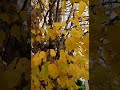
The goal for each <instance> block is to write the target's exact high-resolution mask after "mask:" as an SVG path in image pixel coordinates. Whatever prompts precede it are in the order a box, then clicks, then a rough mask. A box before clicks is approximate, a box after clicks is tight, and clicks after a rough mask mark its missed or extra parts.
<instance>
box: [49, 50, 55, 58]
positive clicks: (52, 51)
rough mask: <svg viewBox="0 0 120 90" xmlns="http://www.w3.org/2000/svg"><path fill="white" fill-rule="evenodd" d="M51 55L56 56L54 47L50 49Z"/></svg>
mask: <svg viewBox="0 0 120 90" xmlns="http://www.w3.org/2000/svg"><path fill="white" fill-rule="evenodd" d="M50 56H52V57H54V56H56V52H55V50H54V49H50Z"/></svg>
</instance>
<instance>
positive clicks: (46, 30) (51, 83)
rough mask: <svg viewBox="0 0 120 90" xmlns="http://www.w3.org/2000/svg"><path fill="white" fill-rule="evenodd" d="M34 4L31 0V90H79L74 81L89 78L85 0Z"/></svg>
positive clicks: (43, 0)
mask: <svg viewBox="0 0 120 90" xmlns="http://www.w3.org/2000/svg"><path fill="white" fill-rule="evenodd" d="M35 2H36V1H35V0H32V4H33V10H32V17H31V20H32V23H31V24H32V25H31V26H32V27H31V28H32V30H31V47H32V50H31V56H32V57H31V59H32V60H31V68H32V73H31V77H32V79H31V85H32V87H31V89H32V90H78V88H79V87H78V85H77V84H76V82H77V80H78V79H79V78H81V77H82V78H84V79H85V80H88V79H89V65H88V57H89V53H88V52H89V44H88V43H89V33H88V32H89V27H88V24H86V23H87V22H88V16H87V15H86V13H85V12H86V10H87V7H88V4H89V3H88V0H68V1H66V0H62V1H61V0H47V1H46V0H39V1H38V2H37V3H35ZM67 9H68V10H67Z"/></svg>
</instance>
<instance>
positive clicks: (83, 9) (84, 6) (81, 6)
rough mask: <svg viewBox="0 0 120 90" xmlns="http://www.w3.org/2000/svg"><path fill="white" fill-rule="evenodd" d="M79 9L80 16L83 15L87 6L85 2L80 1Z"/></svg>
mask: <svg viewBox="0 0 120 90" xmlns="http://www.w3.org/2000/svg"><path fill="white" fill-rule="evenodd" d="M78 8H79V14H80V15H81V14H82V13H83V12H84V11H85V8H86V4H85V3H84V2H83V1H80V3H79V7H78Z"/></svg>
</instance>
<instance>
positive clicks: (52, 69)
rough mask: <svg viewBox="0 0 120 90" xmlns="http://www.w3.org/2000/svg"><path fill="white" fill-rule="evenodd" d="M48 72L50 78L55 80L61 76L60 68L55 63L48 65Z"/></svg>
mask: <svg viewBox="0 0 120 90" xmlns="http://www.w3.org/2000/svg"><path fill="white" fill-rule="evenodd" d="M48 71H49V75H50V77H51V78H53V79H55V78H56V77H57V76H58V75H59V72H58V68H57V66H56V65H55V64H54V63H53V64H49V65H48Z"/></svg>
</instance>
